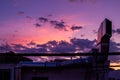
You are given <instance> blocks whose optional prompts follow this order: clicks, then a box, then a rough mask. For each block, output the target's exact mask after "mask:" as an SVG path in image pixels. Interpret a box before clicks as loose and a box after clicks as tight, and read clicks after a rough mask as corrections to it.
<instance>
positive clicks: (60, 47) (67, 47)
mask: <svg viewBox="0 0 120 80" xmlns="http://www.w3.org/2000/svg"><path fill="white" fill-rule="evenodd" d="M50 50H51V52H57V53H71V52H75V51H76V49H75V46H74V45H72V44H70V43H68V42H66V41H60V42H59V43H58V44H57V45H56V46H55V47H52V48H51V49H50Z"/></svg>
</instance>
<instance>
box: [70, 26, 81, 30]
mask: <svg viewBox="0 0 120 80" xmlns="http://www.w3.org/2000/svg"><path fill="white" fill-rule="evenodd" d="M82 28H83V27H82V26H72V27H71V30H72V31H75V30H80V29H82Z"/></svg>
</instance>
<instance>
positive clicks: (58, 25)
mask: <svg viewBox="0 0 120 80" xmlns="http://www.w3.org/2000/svg"><path fill="white" fill-rule="evenodd" d="M50 23H51V24H52V25H53V26H54V27H55V28H56V29H58V30H64V31H67V29H66V27H67V25H65V22H64V21H62V20H61V21H50Z"/></svg>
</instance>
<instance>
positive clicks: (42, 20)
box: [38, 17, 48, 23]
mask: <svg viewBox="0 0 120 80" xmlns="http://www.w3.org/2000/svg"><path fill="white" fill-rule="evenodd" d="M38 19H39V20H40V22H43V23H46V22H48V19H47V18H45V17H39V18H38Z"/></svg>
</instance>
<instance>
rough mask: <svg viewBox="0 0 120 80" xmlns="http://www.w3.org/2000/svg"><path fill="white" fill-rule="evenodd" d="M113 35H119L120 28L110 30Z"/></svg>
mask: <svg viewBox="0 0 120 80" xmlns="http://www.w3.org/2000/svg"><path fill="white" fill-rule="evenodd" d="M112 32H113V33H117V34H120V28H118V29H116V30H114V29H113V30H112Z"/></svg>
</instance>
